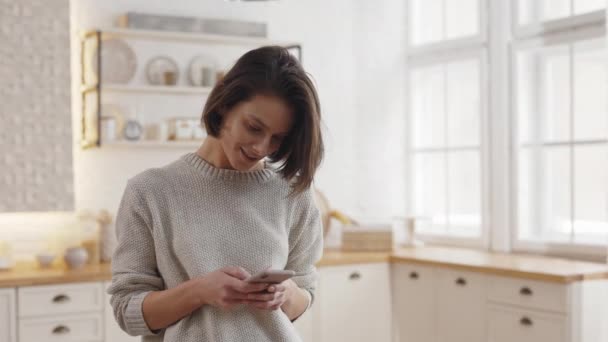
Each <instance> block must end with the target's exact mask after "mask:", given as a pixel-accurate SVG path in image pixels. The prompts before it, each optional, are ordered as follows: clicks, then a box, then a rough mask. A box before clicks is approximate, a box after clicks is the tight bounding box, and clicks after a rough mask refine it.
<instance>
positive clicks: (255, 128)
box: [247, 125, 262, 133]
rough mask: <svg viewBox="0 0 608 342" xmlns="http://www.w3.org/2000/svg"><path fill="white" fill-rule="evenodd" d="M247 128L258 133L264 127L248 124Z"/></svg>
mask: <svg viewBox="0 0 608 342" xmlns="http://www.w3.org/2000/svg"><path fill="white" fill-rule="evenodd" d="M247 128H248V129H249V130H250V131H252V132H256V133H257V132H261V131H262V129H261V128H259V127H255V126H251V125H248V126H247Z"/></svg>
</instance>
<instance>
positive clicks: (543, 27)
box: [509, 0, 605, 39]
mask: <svg viewBox="0 0 608 342" xmlns="http://www.w3.org/2000/svg"><path fill="white" fill-rule="evenodd" d="M509 1H512V3H513V15H511V27H512V30H513V35H514V36H515V38H516V39H525V38H530V37H536V36H539V35H542V34H547V33H552V32H562V31H567V30H571V29H573V28H577V27H587V26H591V25H594V24H602V23H604V18H605V11H604V10H597V11H593V12H589V13H584V14H578V15H575V16H571V17H565V18H560V19H553V20H547V21H543V22H542V23H534V24H528V25H519V23H518V22H517V21H518V15H519V0H509ZM532 1H534V0H532ZM571 1H575V0H571Z"/></svg>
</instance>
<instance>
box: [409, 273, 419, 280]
mask: <svg viewBox="0 0 608 342" xmlns="http://www.w3.org/2000/svg"><path fill="white" fill-rule="evenodd" d="M410 279H418V272H411V273H410Z"/></svg>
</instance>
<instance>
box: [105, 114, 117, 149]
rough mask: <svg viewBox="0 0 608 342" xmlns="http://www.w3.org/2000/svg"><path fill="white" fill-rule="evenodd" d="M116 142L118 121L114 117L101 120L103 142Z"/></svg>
mask: <svg viewBox="0 0 608 342" xmlns="http://www.w3.org/2000/svg"><path fill="white" fill-rule="evenodd" d="M115 140H116V119H115V118H113V117H109V116H106V117H102V118H101V141H102V142H106V143H107V142H112V141H115Z"/></svg>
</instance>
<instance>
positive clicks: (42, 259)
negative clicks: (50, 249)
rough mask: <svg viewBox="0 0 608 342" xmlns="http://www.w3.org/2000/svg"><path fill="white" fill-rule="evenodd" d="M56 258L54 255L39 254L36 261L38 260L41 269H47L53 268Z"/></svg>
mask: <svg viewBox="0 0 608 342" xmlns="http://www.w3.org/2000/svg"><path fill="white" fill-rule="evenodd" d="M55 257H56V255H55V254H52V253H38V255H36V260H38V264H40V267H43V268H46V267H51V265H52V264H53V261H54V260H55Z"/></svg>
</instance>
